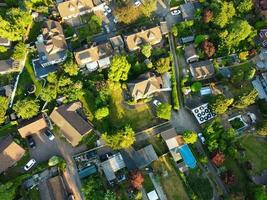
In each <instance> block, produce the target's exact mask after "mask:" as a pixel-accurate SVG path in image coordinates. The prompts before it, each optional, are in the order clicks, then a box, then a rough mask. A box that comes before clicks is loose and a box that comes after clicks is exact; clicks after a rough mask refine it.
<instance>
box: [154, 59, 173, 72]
mask: <svg viewBox="0 0 267 200" xmlns="http://www.w3.org/2000/svg"><path fill="white" fill-rule="evenodd" d="M170 64H171V59H170V57H166V58H160V59H159V60H157V62H156V63H155V69H156V71H157V72H158V73H160V74H164V73H165V72H168V71H169V70H170V68H171V66H170Z"/></svg>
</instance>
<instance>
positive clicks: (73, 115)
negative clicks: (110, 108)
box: [50, 101, 93, 147]
mask: <svg viewBox="0 0 267 200" xmlns="http://www.w3.org/2000/svg"><path fill="white" fill-rule="evenodd" d="M50 118H51V120H52V122H53V123H54V124H55V125H56V126H57V127H59V129H60V131H61V133H62V134H63V136H64V137H65V138H66V139H67V140H68V141H69V142H70V143H71V145H72V146H73V147H75V146H77V145H78V144H79V142H80V141H81V139H82V137H83V136H85V135H86V134H88V133H89V132H91V131H92V130H93V127H92V125H90V124H89V123H88V122H87V121H86V119H85V118H84V116H83V113H82V104H81V102H79V101H76V102H73V103H69V104H66V105H62V106H59V107H58V108H55V109H54V110H53V112H52V113H51V115H50Z"/></svg>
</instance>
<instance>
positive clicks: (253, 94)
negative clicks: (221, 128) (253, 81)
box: [233, 89, 258, 108]
mask: <svg viewBox="0 0 267 200" xmlns="http://www.w3.org/2000/svg"><path fill="white" fill-rule="evenodd" d="M257 96H258V92H257V90H255V89H253V90H251V91H249V92H246V93H244V94H242V95H241V96H239V97H238V98H237V99H236V100H235V102H234V104H233V106H234V107H236V108H246V107H247V106H249V105H251V104H253V103H255V101H256V98H257Z"/></svg>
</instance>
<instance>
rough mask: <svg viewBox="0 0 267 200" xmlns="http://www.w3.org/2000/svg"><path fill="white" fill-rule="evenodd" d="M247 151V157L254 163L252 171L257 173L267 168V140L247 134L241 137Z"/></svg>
mask: <svg viewBox="0 0 267 200" xmlns="http://www.w3.org/2000/svg"><path fill="white" fill-rule="evenodd" d="M240 143H241V145H242V147H243V148H244V149H245V150H246V151H245V159H246V160H249V161H250V162H251V164H252V173H253V174H257V173H260V172H262V171H263V170H267V142H266V141H263V140H258V139H257V137H255V136H253V135H246V136H244V137H242V138H241V139H240Z"/></svg>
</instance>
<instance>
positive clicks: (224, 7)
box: [212, 1, 236, 28]
mask: <svg viewBox="0 0 267 200" xmlns="http://www.w3.org/2000/svg"><path fill="white" fill-rule="evenodd" d="M212 7H213V8H214V10H215V15H214V16H215V18H214V23H215V24H216V25H218V26H219V27H221V28H223V27H225V26H226V25H227V24H228V23H229V22H230V20H231V19H232V17H233V16H234V15H235V14H236V11H235V7H234V4H233V2H227V1H220V2H218V1H217V2H214V3H212Z"/></svg>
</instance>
